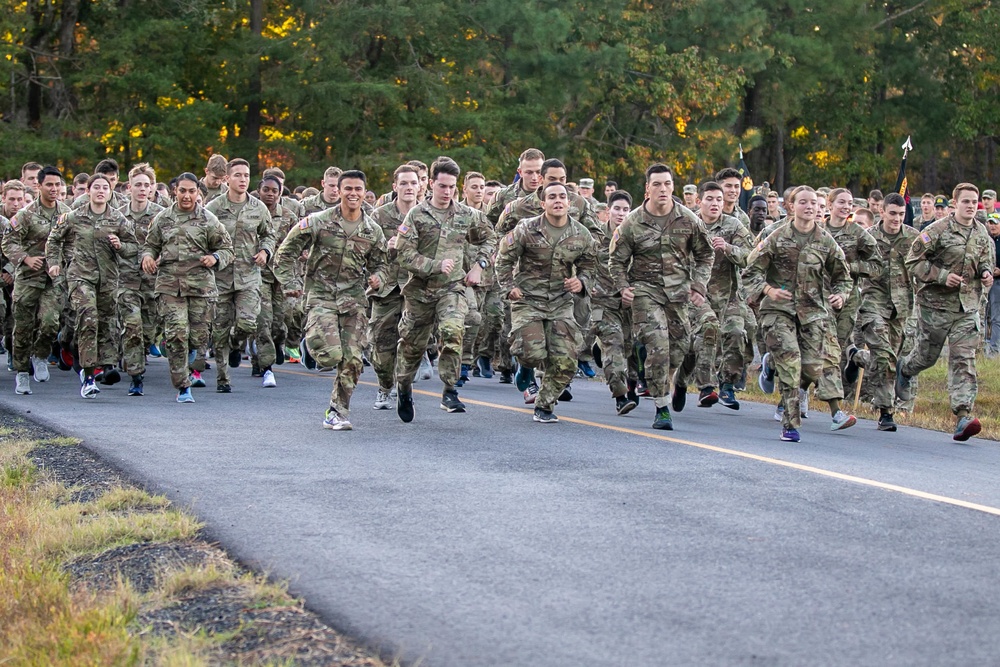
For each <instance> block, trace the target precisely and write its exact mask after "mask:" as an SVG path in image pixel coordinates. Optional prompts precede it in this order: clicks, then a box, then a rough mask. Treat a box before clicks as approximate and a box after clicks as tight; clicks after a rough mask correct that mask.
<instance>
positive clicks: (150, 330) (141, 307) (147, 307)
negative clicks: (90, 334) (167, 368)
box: [118, 288, 158, 375]
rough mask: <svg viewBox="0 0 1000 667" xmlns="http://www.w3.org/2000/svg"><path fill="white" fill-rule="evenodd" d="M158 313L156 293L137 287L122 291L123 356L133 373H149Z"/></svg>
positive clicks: (126, 366) (130, 371) (131, 373)
mask: <svg viewBox="0 0 1000 667" xmlns="http://www.w3.org/2000/svg"><path fill="white" fill-rule="evenodd" d="M155 312H156V301H155V300H154V296H153V295H152V294H149V293H144V292H142V291H140V290H135V289H126V288H123V289H120V290H118V319H119V320H120V321H121V338H122V341H121V342H122V358H123V359H124V360H125V372H126V373H128V374H129V375H142V374H143V373H145V372H146V349H147V347H148V346H149V345H150V344H151V343H153V342H154V341H155V340H156V339H155V337H154V336H155V333H156V326H155V324H154V322H155V321H156V320H157V319H158V318H157V317H155V316H154V313H155ZM147 322H148V323H149V326H147ZM147 336H148V337H147Z"/></svg>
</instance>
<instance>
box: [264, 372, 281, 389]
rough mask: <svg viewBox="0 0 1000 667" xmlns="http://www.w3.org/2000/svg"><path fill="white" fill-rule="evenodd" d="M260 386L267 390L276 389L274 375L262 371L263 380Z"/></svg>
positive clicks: (276, 384)
mask: <svg viewBox="0 0 1000 667" xmlns="http://www.w3.org/2000/svg"><path fill="white" fill-rule="evenodd" d="M260 386H262V387H267V388H271V387H277V386H278V383H277V381H275V379H274V373H273V372H271V371H264V379H263V381H262V382H261V383H260Z"/></svg>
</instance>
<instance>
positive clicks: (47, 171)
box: [38, 165, 64, 183]
mask: <svg viewBox="0 0 1000 667" xmlns="http://www.w3.org/2000/svg"><path fill="white" fill-rule="evenodd" d="M46 176H56V177H57V178H58V179H59V180H60V181H61V180H64V179H63V175H62V172H61V171H59V170H58V169H56V168H55V167H53V166H52V165H48V166H46V167H42V170H41V171H40V172H38V182H39V183H43V182H44V181H45V177H46Z"/></svg>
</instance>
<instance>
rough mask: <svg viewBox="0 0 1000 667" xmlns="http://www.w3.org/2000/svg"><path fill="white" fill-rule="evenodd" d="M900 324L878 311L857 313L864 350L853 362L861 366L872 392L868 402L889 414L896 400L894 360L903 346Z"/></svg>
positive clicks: (902, 321)
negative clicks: (870, 400)
mask: <svg viewBox="0 0 1000 667" xmlns="http://www.w3.org/2000/svg"><path fill="white" fill-rule="evenodd" d="M904 324H905V321H904V320H901V319H897V318H886V317H883V316H882V315H879V314H878V313H861V314H860V315H859V316H858V329H859V330H860V331H861V335H862V337H863V338H864V344H865V345H867V346H868V349H867V350H859V351H858V353H857V354H856V355H855V357H854V361H855V362H856V363H857V364H858V365H859V366H861V367H862V368H864V369H865V381H866V382H869V383H870V386H871V391H872V393H873V400H872V405H874V406H875V407H876V408H878V409H879V410H884V411H886V412H889V413H892V411H893V407H894V406H895V403H896V399H895V396H896V391H895V382H896V359H897V358H898V357H897V355H898V354H899V352H900V349H902V347H903V325H904ZM862 384H864V383H862Z"/></svg>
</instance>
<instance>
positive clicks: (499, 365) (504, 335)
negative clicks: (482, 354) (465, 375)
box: [493, 301, 514, 373]
mask: <svg viewBox="0 0 1000 667" xmlns="http://www.w3.org/2000/svg"><path fill="white" fill-rule="evenodd" d="M510 331H511V323H510V303H509V302H507V301H504V302H503V319H502V320H501V325H500V332H499V335H498V336H497V343H496V347H495V349H494V352H493V368H495V369H496V370H497V371H499V372H501V373H503V372H508V373H510V372H512V371H513V370H514V367H513V364H512V363H511V359H512V358H513V354H512V353H511V351H510Z"/></svg>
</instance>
